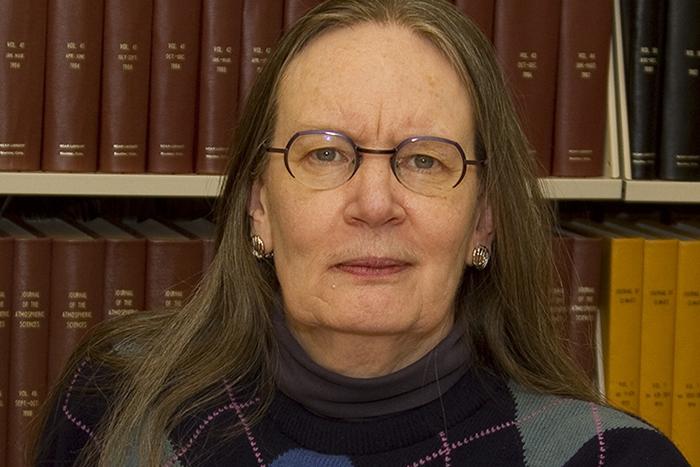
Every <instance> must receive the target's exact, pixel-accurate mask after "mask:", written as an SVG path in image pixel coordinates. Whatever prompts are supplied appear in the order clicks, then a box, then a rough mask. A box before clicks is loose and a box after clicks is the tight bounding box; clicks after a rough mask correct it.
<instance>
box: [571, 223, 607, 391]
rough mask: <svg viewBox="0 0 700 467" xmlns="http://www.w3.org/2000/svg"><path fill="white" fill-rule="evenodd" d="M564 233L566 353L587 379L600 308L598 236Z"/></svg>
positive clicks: (591, 367) (593, 375)
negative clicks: (566, 259)
mask: <svg viewBox="0 0 700 467" xmlns="http://www.w3.org/2000/svg"><path fill="white" fill-rule="evenodd" d="M564 235H566V237H567V240H568V241H567V246H568V248H569V257H570V258H571V271H570V274H571V275H570V277H569V298H568V303H569V332H568V335H569V352H570V353H571V356H572V357H573V359H574V361H575V362H576V363H577V364H578V365H579V366H580V367H581V369H582V370H583V371H584V372H585V373H586V374H587V375H588V377H589V378H590V380H591V381H595V380H596V341H595V329H596V320H597V318H598V313H599V309H600V279H601V261H602V247H603V245H602V239H600V238H592V237H585V236H583V235H579V234H576V233H573V232H565V233H564ZM569 239H570V240H569Z"/></svg>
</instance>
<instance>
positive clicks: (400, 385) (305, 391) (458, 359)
mask: <svg viewBox="0 0 700 467" xmlns="http://www.w3.org/2000/svg"><path fill="white" fill-rule="evenodd" d="M273 324H274V332H275V337H276V339H277V344H278V347H279V360H278V368H277V373H276V383H277V388H278V389H279V390H280V391H282V392H283V393H284V394H286V395H287V396H289V397H290V398H292V399H294V400H295V401H297V402H299V403H300V404H302V405H303V406H305V407H306V408H307V409H309V410H310V411H312V412H314V413H316V414H318V415H323V416H326V417H331V418H342V419H363V418H370V417H376V416H383V415H391V414H394V413H398V412H403V411H406V410H410V409H413V408H416V407H419V406H421V405H425V404H427V403H429V402H431V401H433V400H435V399H437V398H438V397H440V396H441V395H442V394H444V393H445V392H447V391H448V390H449V389H450V388H451V387H452V386H453V385H454V384H455V383H456V382H457V381H459V379H460V378H461V377H462V376H463V375H464V374H465V373H466V371H467V369H468V368H469V363H470V354H469V350H468V348H467V345H466V344H465V342H464V335H465V329H466V326H464V324H463V323H462V324H458V323H455V325H454V326H453V328H452V331H451V332H450V333H449V334H448V335H447V336H446V337H445V338H444V339H443V340H442V341H441V342H440V343H439V344H438V345H437V346H436V347H435V348H434V349H433V350H431V351H430V352H428V353H427V354H426V355H424V356H423V357H422V358H420V359H419V360H418V361H416V362H415V363H412V364H411V365H409V366H407V367H405V368H403V369H401V370H399V371H397V372H394V373H390V374H388V375H384V376H380V377H377V378H351V377H348V376H343V375H340V374H337V373H333V372H332V371H329V370H327V369H325V368H323V367H321V366H320V365H318V364H317V363H315V362H314V361H312V360H311V358H310V357H309V356H308V354H307V353H306V352H305V351H304V349H303V348H302V347H301V345H300V344H299V343H298V342H297V340H296V339H295V338H294V336H293V335H292V333H291V332H290V331H289V329H288V328H287V325H286V322H285V319H284V316H283V314H282V313H281V312H279V311H278V312H276V313H275V316H274V318H273Z"/></svg>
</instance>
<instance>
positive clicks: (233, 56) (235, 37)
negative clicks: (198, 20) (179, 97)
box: [195, 0, 243, 174]
mask: <svg viewBox="0 0 700 467" xmlns="http://www.w3.org/2000/svg"><path fill="white" fill-rule="evenodd" d="M242 19H243V0H204V4H203V7H202V52H201V61H200V66H199V124H198V129H197V156H196V161H195V171H196V172H197V173H201V174H223V173H224V172H225V170H226V165H227V164H228V161H229V146H230V145H231V138H232V137H233V130H234V128H235V125H236V121H237V118H238V87H239V75H240V65H241V29H242V26H243V25H242Z"/></svg>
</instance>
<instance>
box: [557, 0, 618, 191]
mask: <svg viewBox="0 0 700 467" xmlns="http://www.w3.org/2000/svg"><path fill="white" fill-rule="evenodd" d="M560 24H561V26H560V36H559V70H558V73H557V97H556V112H555V122H556V123H555V125H554V152H553V155H552V175H555V176H559V177H595V176H601V175H603V151H604V147H605V145H604V142H605V123H606V105H605V102H606V89H607V82H608V57H609V54H610V38H611V31H612V1H603V2H595V3H592V2H589V1H587V0H568V1H566V2H563V3H562V14H561V23H560Z"/></svg>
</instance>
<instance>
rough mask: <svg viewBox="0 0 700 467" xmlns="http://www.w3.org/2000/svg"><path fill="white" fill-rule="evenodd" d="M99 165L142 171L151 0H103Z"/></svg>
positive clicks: (110, 169)
mask: <svg viewBox="0 0 700 467" xmlns="http://www.w3.org/2000/svg"><path fill="white" fill-rule="evenodd" d="M104 16H105V19H104V45H103V54H102V106H101V109H100V159H99V170H100V171H101V172H110V173H142V172H145V171H146V135H147V131H146V129H147V125H148V84H149V74H150V58H151V54H150V52H151V19H152V16H153V0H105V15H104Z"/></svg>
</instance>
